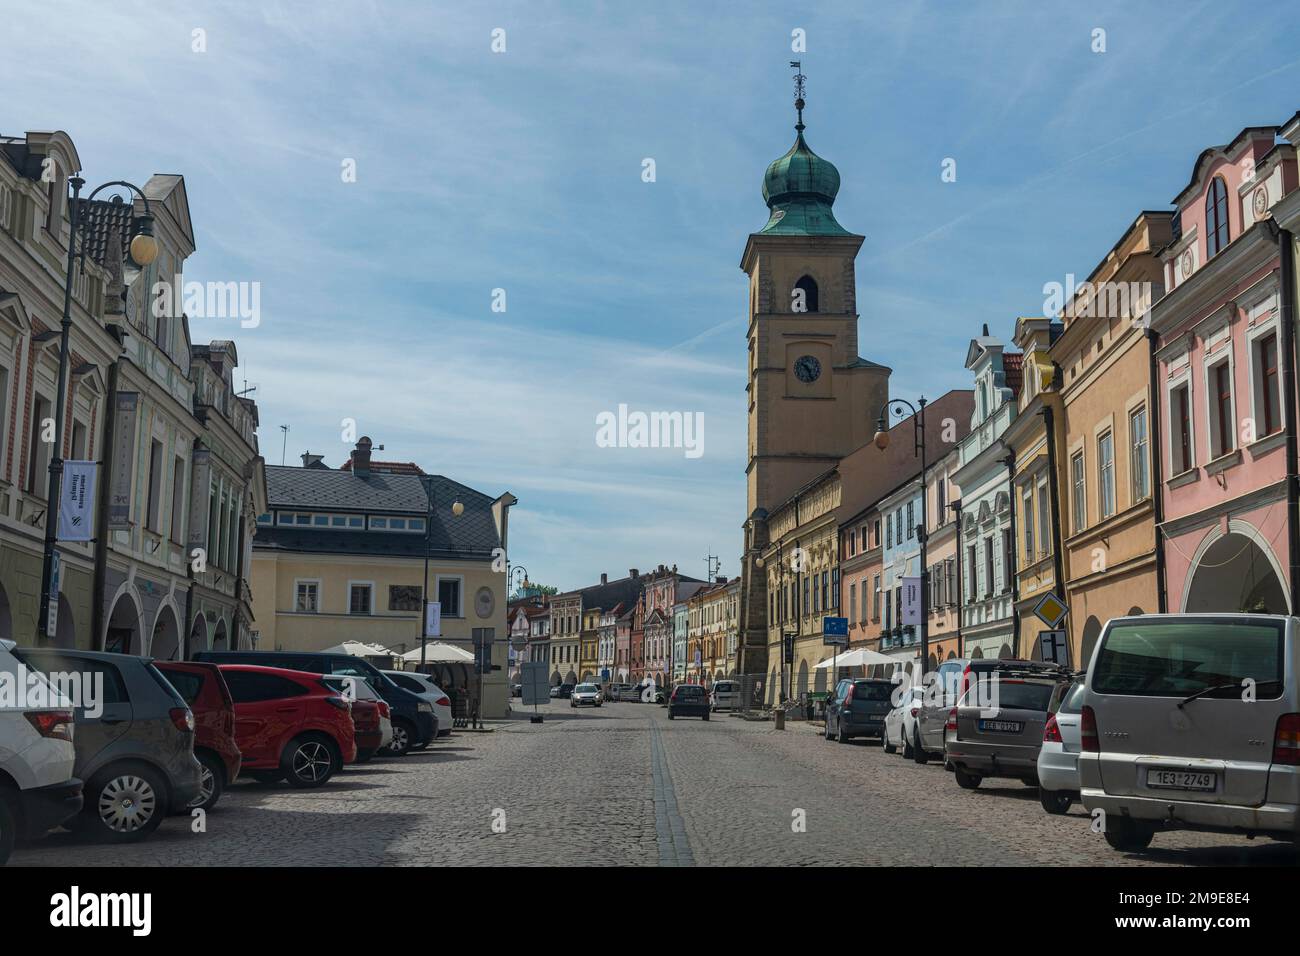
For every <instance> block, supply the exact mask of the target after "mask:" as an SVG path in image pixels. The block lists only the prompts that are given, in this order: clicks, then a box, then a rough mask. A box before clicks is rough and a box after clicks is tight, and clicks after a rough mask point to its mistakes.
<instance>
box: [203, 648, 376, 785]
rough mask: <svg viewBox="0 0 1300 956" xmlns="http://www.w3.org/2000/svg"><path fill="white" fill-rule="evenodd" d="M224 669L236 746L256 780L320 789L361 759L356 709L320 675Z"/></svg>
mask: <svg viewBox="0 0 1300 956" xmlns="http://www.w3.org/2000/svg"><path fill="white" fill-rule="evenodd" d="M219 666H220V669H221V674H222V676H223V677H225V679H226V684H227V685H228V686H229V687H230V695H231V697H233V698H234V700H235V740H236V741H238V743H239V749H240V750H241V751H242V752H243V755H244V767H245V768H246V769H247V770H248V771H249V773H250V774H251V775H252V777H253V778H254V779H255V780H261V781H263V782H264V783H270V782H273V781H276V780H279V779H281V778H284V779H285V780H288V781H289V783H290V784H291V785H292V786H295V787H319V786H321V785H322V784H323V783H325V781H327V780H329V778H330V777H332V776H333V775H334V774H335V773H336V772H338V771H339V770H340V769H341V768H342V767H343V765H344V764H345V763H353V762H354V761H355V760H356V759H357V740H356V730H355V728H354V727H353V724H352V705H351V704H350V703H349V702H348V700H347V699H346V698H345V697H343V696H342V695H341V694H339V692H338V691H336V690H334V689H333V688H331V687H327V686H326V685H325V683H324V681H322V680H321V675H320V674H309V673H307V672H306V671H291V670H285V669H283V668H280V667H258V666H256V665H253V664H221V665H219Z"/></svg>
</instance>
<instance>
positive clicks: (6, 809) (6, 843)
mask: <svg viewBox="0 0 1300 956" xmlns="http://www.w3.org/2000/svg"><path fill="white" fill-rule="evenodd" d="M9 793H10V790H9V788H8V787H5V788H4V789H0V866H4V865H5V863H7V862H8V861H9V854H10V853H12V852H13V851H14V840H16V839H17V838H18V831H17V830H16V829H15V827H16V826H17V824H16V823H15V821H14V811H13V808H12V807H11V806H10V805H9Z"/></svg>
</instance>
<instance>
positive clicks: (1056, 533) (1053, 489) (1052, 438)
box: [1043, 405, 1065, 601]
mask: <svg viewBox="0 0 1300 956" xmlns="http://www.w3.org/2000/svg"><path fill="white" fill-rule="evenodd" d="M1043 427H1044V428H1045V429H1046V431H1047V492H1048V498H1049V499H1050V500H1051V502H1052V573H1053V574H1054V575H1055V576H1056V592H1057V593H1056V596H1057V597H1059V598H1060V599H1061V600H1062V601H1064V600H1065V560H1064V558H1063V557H1062V555H1061V489H1060V485H1059V483H1058V481H1057V475H1056V421H1055V416H1054V415H1053V410H1052V406H1050V405H1044V406H1043Z"/></svg>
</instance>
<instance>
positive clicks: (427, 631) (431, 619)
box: [424, 601, 442, 637]
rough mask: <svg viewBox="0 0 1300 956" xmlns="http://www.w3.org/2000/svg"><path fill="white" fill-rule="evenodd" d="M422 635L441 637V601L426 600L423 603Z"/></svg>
mask: <svg viewBox="0 0 1300 956" xmlns="http://www.w3.org/2000/svg"><path fill="white" fill-rule="evenodd" d="M424 636H425V637H442V602H441V601H426V602H425V604H424Z"/></svg>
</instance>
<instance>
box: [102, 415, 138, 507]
mask: <svg viewBox="0 0 1300 956" xmlns="http://www.w3.org/2000/svg"><path fill="white" fill-rule="evenodd" d="M139 404H140V395H139V393H138V392H118V393H117V404H116V407H115V408H114V409H113V415H114V416H115V420H114V422H113V458H112V464H111V465H110V473H109V474H110V483H109V494H108V527H109V530H110V531H117V530H122V531H125V530H127V529H128V528H130V527H131V475H132V473H133V471H134V468H135V420H136V409H137V407H138V405H139Z"/></svg>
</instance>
